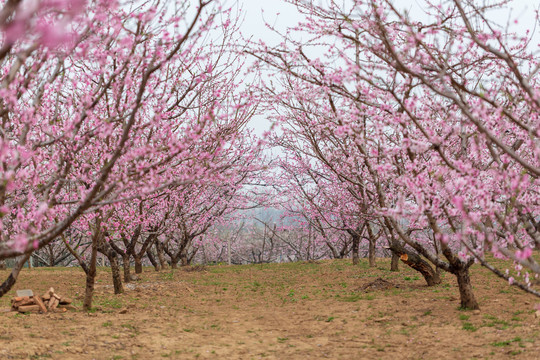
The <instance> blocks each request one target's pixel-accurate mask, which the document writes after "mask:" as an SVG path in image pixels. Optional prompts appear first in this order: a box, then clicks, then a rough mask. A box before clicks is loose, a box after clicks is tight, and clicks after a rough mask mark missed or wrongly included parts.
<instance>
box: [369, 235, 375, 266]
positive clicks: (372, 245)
mask: <svg viewBox="0 0 540 360" xmlns="http://www.w3.org/2000/svg"><path fill="white" fill-rule="evenodd" d="M368 256H369V267H375V266H377V262H376V260H375V239H369V252H368Z"/></svg>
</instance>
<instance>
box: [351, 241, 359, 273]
mask: <svg viewBox="0 0 540 360" xmlns="http://www.w3.org/2000/svg"><path fill="white" fill-rule="evenodd" d="M359 248H360V236H358V235H356V234H353V235H352V263H353V265H358V264H360V257H359V256H358V250H359Z"/></svg>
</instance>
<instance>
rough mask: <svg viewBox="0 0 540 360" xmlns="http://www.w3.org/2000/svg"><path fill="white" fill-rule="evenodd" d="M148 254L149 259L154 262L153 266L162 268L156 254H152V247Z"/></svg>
mask: <svg viewBox="0 0 540 360" xmlns="http://www.w3.org/2000/svg"><path fill="white" fill-rule="evenodd" d="M146 256H148V259H149V260H150V262H151V263H152V266H153V267H154V270H156V271H160V270H161V265H159V263H158V262H157V261H156V258H155V256H154V254H152V251H151V250H150V249H148V250H146Z"/></svg>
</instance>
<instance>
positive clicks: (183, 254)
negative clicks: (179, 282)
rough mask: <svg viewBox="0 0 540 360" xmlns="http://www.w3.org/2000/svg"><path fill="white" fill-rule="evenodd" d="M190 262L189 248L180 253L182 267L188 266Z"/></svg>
mask: <svg viewBox="0 0 540 360" xmlns="http://www.w3.org/2000/svg"><path fill="white" fill-rule="evenodd" d="M188 265H189V260H188V254H187V248H186V249H184V250H182V252H181V253H180V266H188Z"/></svg>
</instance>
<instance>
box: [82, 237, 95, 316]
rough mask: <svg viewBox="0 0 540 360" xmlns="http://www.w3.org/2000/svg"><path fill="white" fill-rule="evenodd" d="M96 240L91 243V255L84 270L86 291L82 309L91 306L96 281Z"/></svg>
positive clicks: (87, 308) (88, 308)
mask: <svg viewBox="0 0 540 360" xmlns="http://www.w3.org/2000/svg"><path fill="white" fill-rule="evenodd" d="M95 242H96V240H94V241H93V243H92V255H91V256H90V266H89V267H88V271H87V272H86V292H85V294H84V303H83V310H86V311H88V310H90V309H91V308H92V298H93V296H94V285H95V282H96V272H97V271H96V262H97V244H96V243H95Z"/></svg>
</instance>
